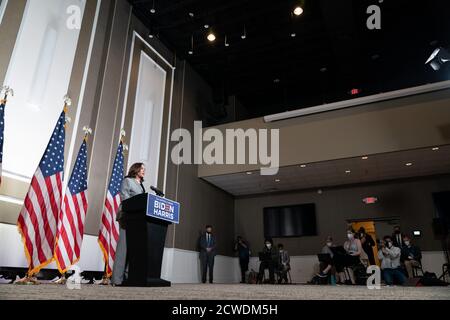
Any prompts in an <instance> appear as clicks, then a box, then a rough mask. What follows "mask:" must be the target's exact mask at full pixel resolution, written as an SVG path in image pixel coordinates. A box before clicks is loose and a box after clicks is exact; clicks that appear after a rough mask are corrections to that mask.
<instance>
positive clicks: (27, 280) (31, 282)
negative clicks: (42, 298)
mask: <svg viewBox="0 0 450 320" xmlns="http://www.w3.org/2000/svg"><path fill="white" fill-rule="evenodd" d="M14 284H17V285H38V284H40V283H39V281H38V280H37V278H35V277H30V276H25V277H24V278H22V279H20V278H19V276H17V279H16V280H15V281H14Z"/></svg>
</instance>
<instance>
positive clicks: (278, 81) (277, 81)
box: [273, 78, 281, 83]
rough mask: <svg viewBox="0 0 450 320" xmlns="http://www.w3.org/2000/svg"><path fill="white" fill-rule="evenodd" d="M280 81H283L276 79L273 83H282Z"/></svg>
mask: <svg viewBox="0 0 450 320" xmlns="http://www.w3.org/2000/svg"><path fill="white" fill-rule="evenodd" d="M280 81H281V80H280V79H278V78H276V79H273V82H274V83H280Z"/></svg>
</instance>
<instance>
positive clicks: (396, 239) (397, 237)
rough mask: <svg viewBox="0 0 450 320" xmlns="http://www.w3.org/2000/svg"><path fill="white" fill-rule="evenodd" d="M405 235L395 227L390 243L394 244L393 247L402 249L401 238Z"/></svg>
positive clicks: (398, 227)
mask: <svg viewBox="0 0 450 320" xmlns="http://www.w3.org/2000/svg"><path fill="white" fill-rule="evenodd" d="M404 236H405V235H404V234H403V233H402V232H401V231H400V226H395V227H394V233H393V234H392V237H391V239H392V243H393V244H394V246H396V247H398V248H400V249H401V248H402V247H403V246H404V245H405V243H404V242H403V237H404Z"/></svg>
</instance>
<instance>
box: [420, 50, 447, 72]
mask: <svg viewBox="0 0 450 320" xmlns="http://www.w3.org/2000/svg"><path fill="white" fill-rule="evenodd" d="M448 61H450V53H449V52H448V51H447V50H445V49H444V48H437V49H436V50H434V51H433V53H432V54H431V56H430V57H429V58H428V60H427V62H425V64H429V65H430V66H431V67H432V68H433V70H434V71H438V70H439V69H440V68H441V67H442V65H444V64H445V63H446V62H448Z"/></svg>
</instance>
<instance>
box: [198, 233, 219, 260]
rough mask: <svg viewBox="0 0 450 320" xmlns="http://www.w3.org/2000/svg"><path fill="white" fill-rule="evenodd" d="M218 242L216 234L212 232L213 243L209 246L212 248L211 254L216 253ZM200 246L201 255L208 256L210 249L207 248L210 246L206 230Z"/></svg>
mask: <svg viewBox="0 0 450 320" xmlns="http://www.w3.org/2000/svg"><path fill="white" fill-rule="evenodd" d="M216 243H217V242H216V236H215V235H214V234H211V244H210V246H209V248H211V249H212V250H211V251H210V252H209V254H212V255H213V256H215V255H216ZM199 247H200V257H202V256H206V255H207V254H208V251H207V250H206V248H207V247H208V243H207V240H206V232H205V233H203V234H202V235H201V236H200V239H199Z"/></svg>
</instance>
